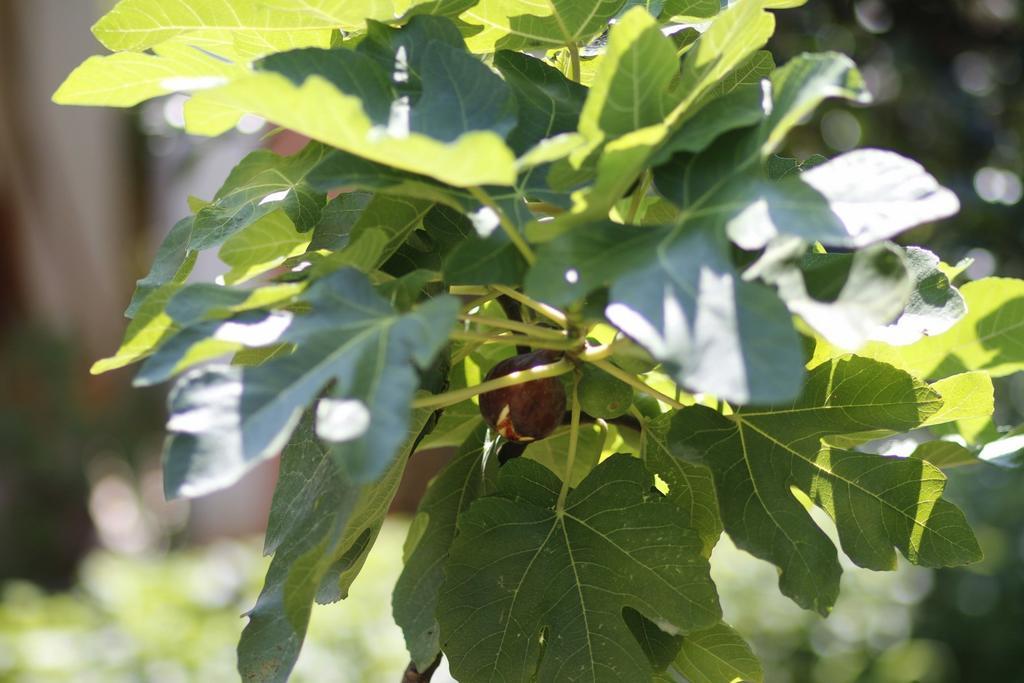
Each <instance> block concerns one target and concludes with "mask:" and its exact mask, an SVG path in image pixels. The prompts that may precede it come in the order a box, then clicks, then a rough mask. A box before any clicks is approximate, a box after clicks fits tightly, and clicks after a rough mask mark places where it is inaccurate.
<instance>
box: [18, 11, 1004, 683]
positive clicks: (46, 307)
mask: <svg viewBox="0 0 1024 683" xmlns="http://www.w3.org/2000/svg"><path fill="white" fill-rule="evenodd" d="M107 4H108V5H109V3H107ZM103 5H104V3H103V2H99V1H98V0H96V1H94V0H0V683H7V682H15V681H17V682H18V683H21V682H33V683H34V682H36V681H39V682H49V681H103V682H107V681H146V682H150V681H152V682H158V683H177V682H179V681H180V682H185V681H226V680H233V679H234V676H235V674H234V673H233V671H234V646H235V643H236V641H237V637H238V634H239V632H240V630H241V628H242V625H243V620H242V619H240V618H239V615H240V614H241V613H242V612H243V611H245V610H246V609H248V608H249V607H250V606H251V605H252V602H253V600H254V598H255V595H256V592H257V591H258V589H259V586H260V582H261V580H262V573H263V571H264V570H265V567H266V561H265V560H264V559H263V558H261V557H260V552H259V549H260V540H261V539H260V534H261V532H262V529H263V527H264V525H265V522H266V511H267V506H268V503H269V496H270V492H271V491H272V488H273V483H274V478H275V475H276V472H275V470H274V467H275V466H274V465H273V464H271V465H268V466H266V467H263V468H261V469H259V470H257V471H256V472H254V473H253V474H252V475H251V476H250V477H249V478H248V479H247V480H246V481H244V482H243V483H242V484H241V485H240V486H239V487H237V488H236V489H234V490H232V491H227V492H224V493H222V494H218V495H215V496H211V497H208V498H205V499H201V500H198V501H193V502H191V503H184V502H175V503H172V504H168V503H166V502H164V500H163V497H162V492H161V482H160V474H159V455H160V445H161V439H162V418H163V391H162V390H161V389H155V390H147V391H140V390H133V389H131V388H130V386H129V383H130V379H131V370H130V369H129V370H126V371H121V372H115V373H111V374H109V375H104V376H101V377H92V376H90V375H89V374H88V367H89V365H90V364H91V362H92V361H93V360H95V359H97V358H99V357H101V356H104V355H109V354H110V353H111V352H112V351H113V350H114V349H115V348H116V346H117V344H118V342H119V340H120V336H121V333H122V332H123V328H124V319H123V318H122V317H121V312H122V311H123V309H124V307H125V305H126V304H127V302H128V298H129V296H130V293H131V289H132V286H133V282H134V280H135V279H137V278H138V277H140V276H141V275H142V274H143V273H145V271H146V270H147V268H148V265H149V262H150V259H151V257H152V253H153V251H154V249H155V247H156V245H157V244H158V243H159V241H160V239H161V238H162V236H163V234H164V232H165V231H166V230H168V229H169V228H170V226H172V225H173V224H174V222H175V221H176V220H178V219H179V218H181V217H182V216H183V215H184V214H185V213H186V212H187V210H188V209H187V205H186V200H187V198H188V196H189V195H196V196H199V197H203V198H209V197H210V196H211V195H212V194H213V192H215V191H216V189H217V188H218V187H219V185H220V183H221V182H222V180H223V179H224V177H225V176H226V175H227V173H228V171H229V170H230V169H231V167H232V166H233V165H234V163H236V162H237V161H238V160H239V159H240V158H241V157H242V156H243V155H244V154H245V153H246V152H247V151H249V150H250V149H253V148H255V147H257V146H259V145H261V144H263V143H262V142H261V139H260V133H261V132H262V131H263V125H262V122H261V121H258V120H245V121H243V122H242V124H240V127H239V128H240V129H239V130H237V131H235V132H233V133H231V134H229V135H227V136H224V137H222V138H218V139H215V140H206V139H196V138H191V137H189V136H187V135H185V134H184V133H182V132H181V130H180V128H181V125H182V116H181V107H182V104H183V102H184V99H183V97H181V96H172V97H169V98H165V99H163V100H159V101H155V102H151V103H148V104H146V105H144V106H142V107H140V108H138V109H135V110H131V111H125V112H118V111H112V110H98V109H71V108H60V107H57V106H55V105H53V104H51V103H50V99H49V98H50V95H51V94H52V92H53V91H54V90H55V89H56V87H57V85H58V84H59V83H60V82H61V81H62V80H63V78H64V76H65V75H66V74H67V73H68V72H69V71H70V70H71V69H72V68H73V67H74V66H76V65H77V64H78V63H79V62H81V61H82V60H83V59H84V58H85V57H87V56H89V55H90V54H95V53H100V52H101V51H102V49H101V47H100V46H99V45H98V44H97V43H96V42H95V41H94V40H93V38H92V36H91V34H90V33H89V31H88V28H89V26H90V25H91V24H92V23H93V22H94V21H95V19H96V18H98V16H99V15H100V14H101V13H102V11H103V9H104V7H103ZM778 18H779V25H780V26H779V31H778V33H777V35H776V37H775V39H774V40H773V45H772V49H773V51H774V52H775V54H776V58H777V60H778V61H779V62H780V63H782V62H785V61H786V60H787V59H788V58H789V57H791V56H793V55H795V54H797V53H799V52H803V51H821V50H837V51H842V52H845V53H847V54H850V55H852V56H853V57H854V58H855V60H856V61H857V62H858V64H860V65H861V68H862V71H863V73H864V76H865V78H866V80H867V82H868V84H869V86H870V88H871V90H872V92H873V93H874V95H875V100H876V103H875V104H874V105H873V106H871V107H870V108H856V109H853V108H849V107H848V106H845V105H844V106H834V105H829V106H826V107H824V108H823V109H822V111H821V112H820V113H819V115H818V116H817V117H816V118H815V119H814V120H813V121H812V122H811V124H810V125H807V126H805V127H803V128H802V129H800V130H799V131H798V132H797V134H796V135H794V136H793V139H792V141H791V144H790V150H789V152H790V153H791V154H792V155H794V156H800V157H804V156H808V155H810V154H812V153H823V154H826V155H834V154H837V153H840V152H843V151H845V150H848V149H851V148H853V147H855V146H872V147H883V148H891V149H895V150H898V151H900V152H902V153H904V154H906V155H908V156H911V157H913V158H915V159H918V160H920V161H921V162H922V163H923V164H924V165H925V166H926V167H927V168H928V169H929V170H930V171H931V172H932V173H933V174H934V175H935V176H937V177H938V179H939V180H940V181H941V182H942V183H943V184H944V185H946V186H948V187H950V188H952V189H953V190H954V191H955V192H956V193H957V195H958V196H959V197H960V200H961V202H962V204H963V211H962V212H961V214H960V215H959V216H958V217H956V218H954V219H953V220H950V221H946V222H944V223H942V224H940V225H936V226H929V227H925V228H921V229H918V230H916V231H914V232H913V233H911V234H909V235H907V236H906V241H907V242H908V243H914V244H921V245H925V246H927V247H929V248H931V249H932V250H934V251H935V252H936V253H938V254H939V255H940V256H941V257H942V258H943V259H944V260H946V261H947V262H957V261H958V260H960V259H961V258H963V257H970V258H972V259H973V265H972V266H971V268H970V270H969V275H970V276H971V277H973V278H980V277H985V276H988V275H992V274H1002V275H1011V276H1016V277H1022V276H1024V203H1022V201H1021V200H1022V195H1024V188H1022V181H1021V178H1022V175H1024V157H1022V149H1024V147H1022V144H1024V143H1022V139H1021V137H1022V135H1024V4H1022V3H1021V2H1020V1H1019V0H915V1H914V2H904V1H899V0H893V1H891V2H887V1H886V0H859V1H857V2H850V1H849V0H811V1H810V2H809V4H808V5H807V6H806V7H803V8H800V9H797V10H790V11H786V12H780V13H779V14H778ZM275 140H278V141H277V142H275V143H274V144H275V145H276V144H287V140H283V141H281V140H280V139H279V138H278V139H275ZM213 267H214V266H213V264H208V265H207V266H206V268H207V270H205V271H204V270H203V268H202V266H201V267H200V268H199V269H197V270H198V272H197V276H198V277H200V278H202V277H209V275H210V273H211V272H212V271H211V270H210V269H211V268H213ZM204 272H205V275H204ZM997 392H998V403H999V405H1000V412H999V414H998V415H997V421H998V422H999V423H1000V424H1001V425H1015V424H1019V423H1020V422H1021V421H1022V416H1024V377H1020V376H1018V377H1016V378H1008V379H1007V380H1006V381H1000V382H999V386H998V387H997ZM436 467H437V463H436V462H426V463H424V464H423V465H422V469H419V470H417V471H415V472H413V473H412V474H411V475H410V477H409V481H408V482H407V483H406V488H405V489H404V490H403V493H402V495H401V498H400V500H399V501H398V503H397V504H396V508H397V510H396V515H394V516H393V518H392V519H391V520H390V521H389V523H388V525H387V526H386V527H385V530H384V533H383V534H382V536H381V539H380V541H379V542H378V545H377V548H376V549H375V550H374V553H373V554H372V555H371V559H370V566H368V567H367V569H366V570H365V571H364V572H363V574H362V576H361V577H360V579H359V580H358V581H357V582H356V584H355V586H354V587H353V589H352V597H351V598H350V599H349V600H348V601H347V602H346V603H343V604H341V605H335V606H331V607H322V608H317V609H316V610H314V617H313V624H312V627H311V632H310V636H309V639H308V641H307V645H306V648H305V649H304V651H303V654H302V657H301V659H300V663H299V666H298V669H297V672H296V676H295V680H297V681H318V682H327V683H332V682H335V681H337V682H347V681H358V682H363V681H378V680H380V681H391V682H393V681H395V680H397V679H398V677H399V675H400V673H401V671H402V670H403V669H404V666H405V664H406V662H407V659H406V654H405V652H404V648H403V643H402V638H401V634H400V633H399V632H398V631H397V629H396V627H395V626H394V625H393V623H392V622H391V617H390V610H389V604H390V597H389V596H390V588H391V585H392V584H393V582H394V578H395V577H396V576H397V574H398V571H399V570H400V558H401V543H402V540H403V539H404V534H405V525H406V524H407V521H406V520H407V515H408V513H409V512H410V511H411V510H412V509H413V506H414V505H415V501H416V498H417V497H418V492H419V490H421V489H422V486H423V485H424V482H425V481H426V479H427V478H428V476H429V474H430V471H432V470H433V469H436ZM948 495H949V497H950V498H952V499H953V500H954V502H956V503H957V504H959V505H960V506H962V507H963V508H964V509H965V511H966V513H967V516H968V518H969V519H970V521H971V522H972V524H973V525H974V526H975V528H976V530H977V531H978V535H979V538H980V540H981V542H982V545H983V547H984V550H985V557H986V559H985V561H984V562H983V563H982V564H980V565H977V566H974V567H971V568H968V569H964V570H957V571H930V570H924V569H918V568H912V567H909V566H901V568H900V570H899V571H896V572H892V573H885V574H875V573H871V572H867V571H863V570H850V571H848V572H847V573H846V574H845V575H844V579H843V592H842V597H841V598H840V601H839V605H838V607H837V608H836V610H835V612H834V614H833V615H832V616H831V617H830V618H829V619H827V620H822V619H819V618H818V617H816V616H814V615H812V614H810V613H807V612H803V611H801V610H799V609H798V608H796V607H795V606H794V605H793V604H792V603H790V602H789V601H787V600H785V599H784V598H782V597H781V596H780V595H779V594H778V592H777V590H776V588H775V584H776V575H775V571H774V569H773V568H772V567H770V566H769V565H767V564H764V563H762V562H759V561H756V560H753V559H752V558H750V557H749V556H747V555H745V554H743V553H740V552H739V551H737V550H735V549H734V548H732V547H731V546H730V545H729V544H728V542H727V541H725V542H723V544H722V545H721V546H720V547H719V548H718V549H717V550H716V552H715V556H714V558H713V563H714V573H715V577H716V580H717V581H718V582H719V585H720V587H721V590H722V599H723V605H724V608H725V613H726V618H727V620H729V621H730V622H732V623H733V624H734V625H735V626H737V627H738V628H739V629H740V630H741V632H743V633H744V634H745V635H747V636H748V637H749V638H750V639H751V641H752V643H753V645H754V649H755V650H756V652H757V653H758V655H759V656H760V657H761V659H762V661H763V662H764V664H765V667H766V670H767V678H768V681H770V682H771V683H776V682H780V683H785V682H789V681H792V682H802V681H813V682H815V683H846V682H851V683H852V682H854V681H865V682H867V681H877V682H883V681H884V682H889V683H910V682H913V681H921V682H928V683H932V682H935V683H939V682H942V683H946V682H949V683H953V682H957V683H959V682H964V683H967V682H975V681H1009V682H1014V681H1016V682H1024V471H1022V470H1006V469H996V468H994V467H988V466H984V467H977V468H973V469H963V470H955V471H953V472H951V473H950V484H949V488H948ZM403 513H404V514H403Z"/></svg>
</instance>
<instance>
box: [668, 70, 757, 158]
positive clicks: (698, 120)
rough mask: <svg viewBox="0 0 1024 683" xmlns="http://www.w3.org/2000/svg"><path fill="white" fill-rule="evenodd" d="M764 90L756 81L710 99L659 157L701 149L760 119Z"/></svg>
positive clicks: (678, 132) (671, 139)
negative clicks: (724, 134) (723, 135)
mask: <svg viewBox="0 0 1024 683" xmlns="http://www.w3.org/2000/svg"><path fill="white" fill-rule="evenodd" d="M763 97H764V94H763V93H762V92H761V88H760V87H759V86H758V85H756V84H749V85H741V86H738V87H737V88H735V89H734V90H732V91H731V92H729V93H728V94H725V95H722V96H721V97H716V98H714V99H711V100H710V101H708V103H707V104H706V105H704V106H703V107H701V108H700V110H699V111H697V113H696V114H694V115H693V116H691V117H690V118H689V119H688V120H687V121H686V122H685V123H683V125H682V126H681V127H680V128H679V130H678V131H676V132H675V134H674V135H672V137H671V138H669V140H668V141H667V142H666V143H665V146H664V147H663V148H662V149H660V150H659V151H658V157H657V159H656V162H657V161H664V160H665V159H668V157H670V156H671V155H672V154H675V153H676V152H691V153H692V152H699V151H701V150H702V149H704V148H705V147H707V146H708V145H710V144H711V143H712V141H714V139H715V138H717V137H718V136H719V135H722V134H723V133H727V132H729V131H730V130H736V129H737V128H746V127H747V126H752V125H754V124H756V123H758V122H760V121H761V118H762V117H763V116H764V113H763V112H762V111H761V101H762V98H763Z"/></svg>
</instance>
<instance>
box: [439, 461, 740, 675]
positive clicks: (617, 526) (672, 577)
mask: <svg viewBox="0 0 1024 683" xmlns="http://www.w3.org/2000/svg"><path fill="white" fill-rule="evenodd" d="M560 486H561V482H560V481H559V480H558V478H557V477H555V476H554V475H553V474H551V473H550V472H549V471H548V470H547V469H546V468H544V467H543V466H541V465H538V464H537V463H534V462H530V461H529V460H523V459H522V458H520V459H517V460H513V461H511V462H509V463H506V464H505V465H504V466H503V467H502V468H501V471H500V473H499V478H498V491H497V493H496V495H493V496H488V497H486V498H483V499H480V500H478V501H476V502H475V503H473V504H472V505H471V506H470V508H469V511H468V512H466V513H464V514H463V515H462V516H461V517H460V519H459V534H458V536H456V538H455V543H454V544H453V545H452V549H451V554H450V559H449V563H448V569H447V572H446V577H445V583H444V585H443V587H442V592H441V600H440V604H439V611H438V620H439V622H440V623H441V636H442V648H443V649H444V651H445V653H446V654H447V655H448V657H449V661H450V663H451V669H452V673H453V675H454V676H455V677H456V678H458V679H459V680H460V681H463V682H464V683H474V682H475V681H485V680H492V678H493V677H494V676H500V677H502V678H504V680H506V681H524V682H525V681H528V680H536V681H539V682H541V683H546V682H549V681H552V682H553V681H565V680H575V679H586V680H590V681H595V682H604V681H613V682H615V683H621V681H641V680H647V679H649V678H650V677H651V675H652V674H653V672H654V668H653V666H652V664H651V662H650V661H649V660H648V658H647V656H646V654H645V653H644V650H643V648H642V647H641V646H640V645H639V643H638V642H637V641H636V639H635V638H634V637H633V635H632V633H631V631H630V629H629V627H628V626H627V625H626V622H625V621H624V618H623V609H624V608H626V607H629V608H632V609H634V610H636V611H637V612H639V613H640V614H641V615H642V616H644V617H645V618H647V619H650V620H653V621H655V622H656V623H658V624H663V625H664V628H666V629H675V630H676V631H681V632H690V631H694V630H699V629H701V628H704V627H706V626H710V625H711V624H713V623H716V622H717V620H718V615H719V614H720V611H719V607H718V600H717V596H716V595H715V590H714V586H713V585H712V583H711V581H710V578H709V576H708V565H707V561H706V560H705V559H704V558H703V556H702V555H701V553H700V550H701V542H700V539H699V538H697V535H696V534H695V533H694V532H693V531H692V530H691V529H690V528H689V527H688V525H687V520H686V512H685V511H683V510H680V509H678V508H676V507H675V505H673V504H672V503H671V502H669V501H668V500H667V499H665V498H664V497H663V496H661V494H660V493H658V492H657V491H656V490H655V489H654V482H653V479H652V477H651V475H650V474H648V473H647V472H645V471H644V468H643V464H642V463H641V462H640V461H639V460H636V459H634V458H631V457H629V456H621V455H620V456H614V457H612V458H609V459H608V460H606V461H604V462H603V463H601V464H600V465H599V466H598V467H597V468H595V469H594V470H593V471H592V472H591V473H590V475H589V476H588V477H587V478H586V479H585V480H584V481H583V483H582V484H581V485H580V486H579V488H577V489H575V490H574V491H572V492H571V493H569V496H568V498H567V500H566V503H565V509H564V511H562V510H560V509H556V500H557V498H558V495H559V488H560ZM482 605H486V606H487V609H481V606H482ZM542 638H543V642H542Z"/></svg>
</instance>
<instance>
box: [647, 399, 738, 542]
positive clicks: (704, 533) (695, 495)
mask: <svg viewBox="0 0 1024 683" xmlns="http://www.w3.org/2000/svg"><path fill="white" fill-rule="evenodd" d="M671 424H672V413H665V414H663V415H662V416H660V417H658V418H655V419H654V420H650V421H648V422H646V423H645V424H644V430H643V435H644V441H643V451H642V452H643V458H644V463H645V464H646V465H647V469H648V470H650V471H651V472H654V473H655V474H657V475H658V476H659V477H661V479H662V480H663V481H664V482H665V483H666V484H668V494H667V495H668V498H669V500H671V501H672V502H673V503H675V504H676V505H677V506H678V507H680V508H682V509H683V510H686V511H687V512H688V515H689V519H690V526H692V527H693V528H694V529H695V530H696V531H697V533H698V534H699V535H700V538H701V541H703V544H704V547H703V553H704V555H705V557H710V556H711V550H712V549H713V548H714V547H715V544H716V543H718V538H719V536H721V535H722V520H721V519H720V518H719V516H718V497H717V496H716V494H715V482H714V480H713V479H712V477H711V470H709V469H708V468H707V467H706V466H705V465H701V464H699V463H695V462H687V461H685V460H682V459H680V458H677V457H675V456H673V455H672V452H671V446H670V445H669V428H670V427H671Z"/></svg>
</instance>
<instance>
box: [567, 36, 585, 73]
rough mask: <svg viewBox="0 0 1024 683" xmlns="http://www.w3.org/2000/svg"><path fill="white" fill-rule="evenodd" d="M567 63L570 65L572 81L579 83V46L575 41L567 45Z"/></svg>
mask: <svg viewBox="0 0 1024 683" xmlns="http://www.w3.org/2000/svg"><path fill="white" fill-rule="evenodd" d="M569 62H570V64H571V65H572V80H574V81H576V82H577V83H579V82H580V75H581V72H582V69H581V68H580V46H579V45H577V44H576V42H575V41H573V42H571V43H569Z"/></svg>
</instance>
